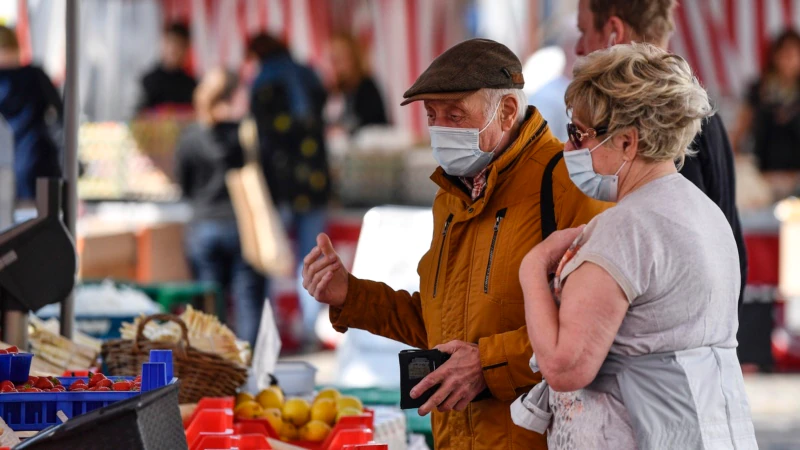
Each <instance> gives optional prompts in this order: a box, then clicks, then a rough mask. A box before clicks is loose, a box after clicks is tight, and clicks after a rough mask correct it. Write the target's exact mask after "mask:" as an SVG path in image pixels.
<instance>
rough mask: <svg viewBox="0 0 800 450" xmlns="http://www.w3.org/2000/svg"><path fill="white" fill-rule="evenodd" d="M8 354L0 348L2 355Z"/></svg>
mask: <svg viewBox="0 0 800 450" xmlns="http://www.w3.org/2000/svg"><path fill="white" fill-rule="evenodd" d="M7 354H8V352H7V351H5V350H2V349H0V355H7Z"/></svg>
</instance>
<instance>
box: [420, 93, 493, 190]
mask: <svg viewBox="0 0 800 450" xmlns="http://www.w3.org/2000/svg"><path fill="white" fill-rule="evenodd" d="M500 103H502V100H501V101H500V102H498V103H497V106H496V107H495V108H494V114H492V118H491V119H489V123H487V124H486V126H485V127H483V129H481V130H478V129H477V128H452V127H428V131H429V132H430V133H431V147H433V157H434V158H436V161H437V162H438V163H439V165H440V166H442V169H444V171H445V172H446V173H447V174H448V175H453V176H458V177H472V176H475V175H477V174H478V172H480V171H481V170H483V169H485V168H486V166H488V165H489V163H490V162H492V158H493V157H494V151H495V150H497V147H498V146H499V145H500V142H502V141H503V136H504V135H505V133H506V132H505V131H503V134H501V135H500V140H498V141H497V145H495V146H494V148H493V149H492V151H490V152H484V151H481V147H480V134H481V133H483V132H484V131H485V130H486V129H487V128H489V125H491V124H492V121H493V120H494V118H495V116H497V110H498V109H499V108H500Z"/></svg>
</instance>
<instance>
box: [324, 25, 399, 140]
mask: <svg viewBox="0 0 800 450" xmlns="http://www.w3.org/2000/svg"><path fill="white" fill-rule="evenodd" d="M330 46H331V64H332V66H333V75H334V85H333V89H332V94H334V96H335V95H340V96H341V99H340V100H341V104H340V105H339V111H338V114H335V116H336V117H334V118H332V120H330V122H331V124H332V125H335V126H340V127H342V128H344V129H345V131H347V132H348V133H349V134H351V135H352V134H355V133H356V132H357V131H358V130H359V129H361V127H364V126H367V125H387V124H388V123H389V120H388V119H387V117H386V109H385V108H384V105H383V99H382V98H381V93H380V90H379V89H378V86H377V85H376V84H375V80H374V79H373V78H372V77H371V76H370V75H369V73H368V72H367V69H366V63H365V61H364V57H363V52H362V50H361V47H360V45H359V44H358V41H356V39H355V38H354V37H353V36H351V35H349V34H336V35H334V36H333V38H332V39H331V43H330Z"/></svg>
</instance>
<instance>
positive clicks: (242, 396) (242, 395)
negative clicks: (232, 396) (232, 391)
mask: <svg viewBox="0 0 800 450" xmlns="http://www.w3.org/2000/svg"><path fill="white" fill-rule="evenodd" d="M255 400H256V398H255V397H253V394H251V393H249V392H239V393H238V394H236V404H237V405H239V404H240V403H244V402H246V401H253V402H254V401H255Z"/></svg>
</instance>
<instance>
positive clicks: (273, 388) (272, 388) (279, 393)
mask: <svg viewBox="0 0 800 450" xmlns="http://www.w3.org/2000/svg"><path fill="white" fill-rule="evenodd" d="M267 390H268V391H274V392H275V395H277V396H278V398H280V399H281V404H283V402H285V401H286V397H285V396H284V395H283V389H281V388H280V387H278V385H275V386H270V387H268V388H267Z"/></svg>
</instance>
